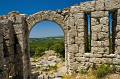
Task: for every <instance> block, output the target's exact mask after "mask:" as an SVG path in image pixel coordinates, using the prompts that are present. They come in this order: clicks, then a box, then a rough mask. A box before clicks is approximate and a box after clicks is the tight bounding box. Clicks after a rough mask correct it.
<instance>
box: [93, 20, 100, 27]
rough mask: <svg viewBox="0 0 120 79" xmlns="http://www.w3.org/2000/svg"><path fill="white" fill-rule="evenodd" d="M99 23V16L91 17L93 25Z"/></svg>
mask: <svg viewBox="0 0 120 79" xmlns="http://www.w3.org/2000/svg"><path fill="white" fill-rule="evenodd" d="M98 24H100V22H99V18H98V19H96V18H91V26H94V25H98Z"/></svg>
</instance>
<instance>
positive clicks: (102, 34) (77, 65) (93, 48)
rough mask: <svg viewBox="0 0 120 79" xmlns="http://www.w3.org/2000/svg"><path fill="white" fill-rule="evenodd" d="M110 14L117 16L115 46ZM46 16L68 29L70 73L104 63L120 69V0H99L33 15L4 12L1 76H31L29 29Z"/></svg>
mask: <svg viewBox="0 0 120 79" xmlns="http://www.w3.org/2000/svg"><path fill="white" fill-rule="evenodd" d="M110 14H112V17H113V19H112V20H113V21H112V23H113V24H112V28H113V30H112V47H110V45H111V42H110V38H111V37H110V19H109V18H110V17H109V16H110ZM88 15H90V19H91V21H90V25H91V28H90V29H89V30H90V31H91V32H90V33H89V32H88V17H87V16H88ZM44 20H49V21H53V22H55V23H57V24H59V25H60V26H61V28H62V29H63V31H64V42H65V62H66V68H67V73H69V74H72V73H74V72H78V71H80V70H81V69H85V70H86V69H89V68H90V67H93V66H96V67H98V66H100V65H101V64H110V65H115V67H116V68H117V70H118V71H119V70H120V0H96V1H89V2H85V3H81V4H80V5H78V6H71V7H70V8H66V9H64V10H63V11H42V12H38V13H36V14H33V15H30V16H26V15H24V14H20V13H17V12H11V13H9V14H8V15H7V16H1V17H0V69H3V72H2V74H1V73H0V79H10V78H11V79H16V78H17V79H30V75H31V69H30V57H29V33H30V31H31V30H32V28H33V27H34V25H35V24H37V23H38V22H41V21H44ZM89 35H90V36H91V37H90V38H91V39H90V48H89V49H90V50H89V51H88V50H86V49H88V46H89V44H88V41H89V40H88V39H89V38H88V36H89ZM111 51H112V52H111Z"/></svg>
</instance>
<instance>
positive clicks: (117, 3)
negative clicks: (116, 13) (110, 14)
mask: <svg viewBox="0 0 120 79" xmlns="http://www.w3.org/2000/svg"><path fill="white" fill-rule="evenodd" d="M118 8H120V0H105V10H113V9H118Z"/></svg>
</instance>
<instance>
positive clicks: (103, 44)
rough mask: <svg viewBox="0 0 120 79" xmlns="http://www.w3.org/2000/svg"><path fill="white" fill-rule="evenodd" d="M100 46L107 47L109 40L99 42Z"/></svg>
mask: <svg viewBox="0 0 120 79" xmlns="http://www.w3.org/2000/svg"><path fill="white" fill-rule="evenodd" d="M101 46H102V47H109V40H104V41H101Z"/></svg>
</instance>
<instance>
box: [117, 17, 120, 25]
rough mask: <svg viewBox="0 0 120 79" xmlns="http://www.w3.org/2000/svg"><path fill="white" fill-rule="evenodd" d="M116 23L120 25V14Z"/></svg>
mask: <svg viewBox="0 0 120 79" xmlns="http://www.w3.org/2000/svg"><path fill="white" fill-rule="evenodd" d="M117 25H120V16H119V17H117Z"/></svg>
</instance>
